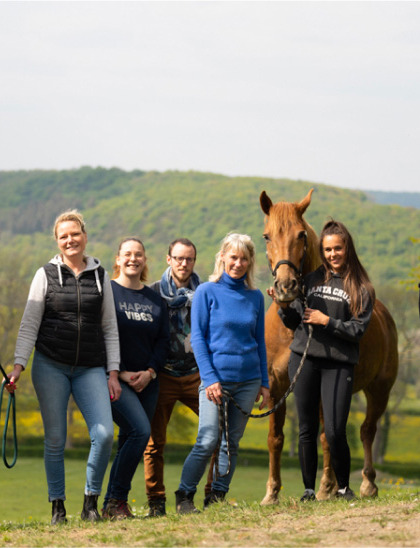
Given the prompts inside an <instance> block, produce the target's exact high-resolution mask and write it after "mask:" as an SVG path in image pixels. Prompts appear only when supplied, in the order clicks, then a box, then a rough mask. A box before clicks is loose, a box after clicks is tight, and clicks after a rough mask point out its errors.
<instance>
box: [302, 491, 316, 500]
mask: <svg viewBox="0 0 420 548" xmlns="http://www.w3.org/2000/svg"><path fill="white" fill-rule="evenodd" d="M310 500H316V496H315V491H314V490H313V489H305V491H304V492H303V495H302V496H301V497H300V502H308V501H310Z"/></svg>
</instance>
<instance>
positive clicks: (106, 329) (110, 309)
mask: <svg viewBox="0 0 420 548" xmlns="http://www.w3.org/2000/svg"><path fill="white" fill-rule="evenodd" d="M102 331H103V333H104V339H105V347H106V356H107V364H108V365H107V370H108V371H113V370H117V371H119V370H120V339H119V337H118V325H117V314H116V312H115V304H114V297H113V294H112V287H111V282H110V280H109V276H108V274H107V272H105V276H104V297H103V301H102Z"/></svg>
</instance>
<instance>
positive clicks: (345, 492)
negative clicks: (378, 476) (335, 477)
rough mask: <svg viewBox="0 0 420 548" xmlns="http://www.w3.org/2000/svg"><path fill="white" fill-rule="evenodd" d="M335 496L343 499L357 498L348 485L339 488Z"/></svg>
mask: <svg viewBox="0 0 420 548" xmlns="http://www.w3.org/2000/svg"><path fill="white" fill-rule="evenodd" d="M335 496H336V498H338V499H344V500H355V499H357V497H356V495H355V494H354V491H352V490H351V489H350V487H344V489H340V490H339V491H337V493H336V494H335Z"/></svg>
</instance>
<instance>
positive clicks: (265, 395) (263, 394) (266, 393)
mask: <svg viewBox="0 0 420 548" xmlns="http://www.w3.org/2000/svg"><path fill="white" fill-rule="evenodd" d="M260 398H262V401H261V403H260V406H259V407H258V409H259V410H260V411H261V409H264V407H267V405H268V400H269V399H270V390H269V389H268V388H266V387H265V386H261V388H260V391H259V392H258V394H257V397H256V398H255V401H256V402H258V401H259V399H260Z"/></svg>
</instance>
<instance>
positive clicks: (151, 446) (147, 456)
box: [143, 238, 210, 517]
mask: <svg viewBox="0 0 420 548" xmlns="http://www.w3.org/2000/svg"><path fill="white" fill-rule="evenodd" d="M196 253H197V250H196V248H195V245H194V244H193V243H192V242H191V241H190V240H188V239H186V238H179V239H177V240H174V241H173V242H172V243H171V244H170V246H169V251H168V255H167V257H166V262H167V263H168V265H169V266H168V268H167V269H166V270H165V272H164V273H163V275H162V278H161V280H159V281H157V282H155V283H153V284H152V285H151V286H150V287H151V288H152V289H153V290H154V291H156V292H158V293H160V295H161V296H162V297H163V299H164V300H165V302H166V304H167V306H168V312H169V330H170V337H171V343H170V350H169V356H168V358H167V363H166V365H165V367H164V369H163V371H161V373H159V399H158V403H157V407H156V412H155V416H154V418H153V421H152V434H151V437H150V440H149V443H148V445H147V448H146V451H145V452H144V455H143V459H144V476H145V480H146V493H147V498H148V502H149V514H148V515H149V517H157V516H164V515H165V514H166V509H165V501H166V496H165V485H164V483H163V467H164V462H163V450H164V447H165V443H166V429H167V426H168V422H169V419H170V418H171V414H172V411H173V408H174V405H175V403H176V402H177V401H180V402H181V403H183V404H184V405H187V406H188V407H189V408H190V409H192V410H193V411H194V413H196V414H197V415H198V387H199V385H200V375H199V372H198V367H197V363H196V361H195V358H194V354H193V350H192V347H191V344H190V336H191V303H192V299H193V296H194V291H195V289H196V288H197V286H198V285H199V284H200V278H199V277H198V275H197V274H196V273H195V272H194V265H195V259H196ZM209 491H210V485H207V486H206V493H208V492H209Z"/></svg>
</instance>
